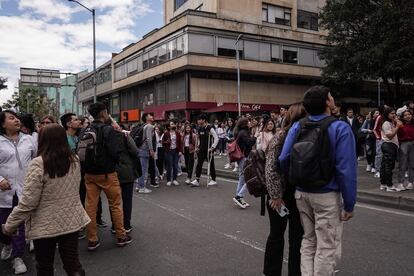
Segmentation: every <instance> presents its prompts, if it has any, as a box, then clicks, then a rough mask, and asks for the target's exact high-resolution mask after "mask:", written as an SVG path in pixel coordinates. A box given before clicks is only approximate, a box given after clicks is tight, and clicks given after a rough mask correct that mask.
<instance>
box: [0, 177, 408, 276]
mask: <svg viewBox="0 0 414 276" xmlns="http://www.w3.org/2000/svg"><path fill="white" fill-rule="evenodd" d="M181 181H182V182H183V181H184V179H183V178H182V179H181ZM205 181H206V180H205V179H204V180H203V181H202V183H205ZM235 185H236V184H235V182H234V180H224V179H219V186H218V187H213V188H209V189H207V188H205V186H204V187H200V188H190V187H188V186H186V185H181V186H179V187H165V185H162V186H161V188H159V189H156V190H155V191H154V192H153V193H152V194H150V195H138V194H135V198H134V212H133V226H134V231H133V232H132V234H131V235H132V236H133V238H134V242H133V243H132V244H131V245H130V246H128V247H126V248H123V249H119V248H116V247H115V239H114V238H113V236H112V235H111V234H110V233H109V230H108V229H105V230H101V232H100V237H101V239H102V246H101V247H100V248H99V249H98V251H97V252H94V253H89V252H87V250H86V241H81V242H80V246H81V261H82V264H83V265H84V267H85V269H86V271H87V275H100V276H104V275H108V276H110V275H111V276H112V275H119V276H120V275H249V276H250V275H262V274H261V271H262V263H263V255H264V247H265V242H266V238H267V234H268V227H269V225H268V219H267V217H261V216H260V215H259V211H260V201H259V200H258V199H255V198H250V197H249V198H247V200H248V201H249V202H250V203H251V205H252V207H250V208H248V209H246V210H240V209H237V208H236V207H235V206H234V205H233V202H232V200H231V197H232V196H233V192H234V189H235ZM105 209H107V208H105ZM355 214H356V217H355V218H354V219H353V220H352V221H351V222H350V223H348V224H347V225H346V228H345V235H344V244H343V260H342V263H341V266H340V267H339V270H340V272H339V274H338V275H375V276H379V275H413V271H414V255H413V254H412V252H413V251H414V232H413V231H412V229H414V214H413V213H407V212H402V211H396V210H392V209H383V208H380V207H374V206H369V205H365V204H364V205H358V207H357V208H356V213H355ZM105 217H106V220H108V212H107V211H106V212H105ZM25 261H26V263H27V264H28V266H29V272H28V274H27V275H34V274H35V272H34V271H35V270H34V262H33V255H29V254H28V255H27V256H26V258H25ZM56 262H57V265H56V268H57V272H56V275H65V274H64V272H63V270H62V269H61V265H60V260H59V258H57V261H56ZM0 271H1V272H2V273H1V275H2V276H3V275H13V274H12V269H11V265H9V264H8V263H5V262H3V263H1V265H0ZM285 273H286V271H285Z"/></svg>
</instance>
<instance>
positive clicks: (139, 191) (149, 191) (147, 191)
mask: <svg viewBox="0 0 414 276" xmlns="http://www.w3.org/2000/svg"><path fill="white" fill-rule="evenodd" d="M138 193H140V194H150V193H152V190H150V189H148V188H141V189H139V190H138Z"/></svg>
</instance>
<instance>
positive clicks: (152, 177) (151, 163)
mask: <svg viewBox="0 0 414 276" xmlns="http://www.w3.org/2000/svg"><path fill="white" fill-rule="evenodd" d="M148 174H149V177H150V180H151V185H155V159H154V158H152V156H150V157H149V161H148ZM160 174H161V173H160Z"/></svg>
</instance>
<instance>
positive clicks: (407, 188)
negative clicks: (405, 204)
mask: <svg viewBox="0 0 414 276" xmlns="http://www.w3.org/2000/svg"><path fill="white" fill-rule="evenodd" d="M413 188H414V187H413V183H408V184H407V186H405V189H406V190H412V189H413Z"/></svg>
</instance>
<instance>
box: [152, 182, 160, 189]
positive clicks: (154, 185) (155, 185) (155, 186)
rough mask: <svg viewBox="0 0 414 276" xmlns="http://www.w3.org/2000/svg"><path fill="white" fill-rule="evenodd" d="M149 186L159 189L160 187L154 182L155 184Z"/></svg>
mask: <svg viewBox="0 0 414 276" xmlns="http://www.w3.org/2000/svg"><path fill="white" fill-rule="evenodd" d="M150 186H151V188H159V187H160V185H158V184H157V183H156V182H155V184H150Z"/></svg>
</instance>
